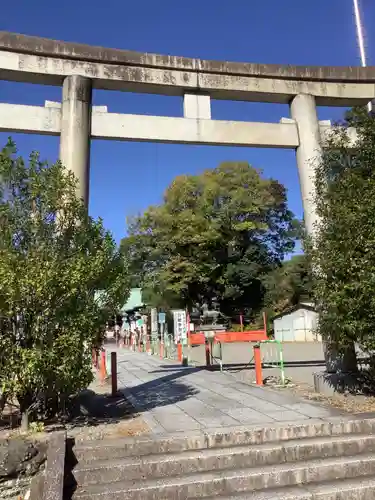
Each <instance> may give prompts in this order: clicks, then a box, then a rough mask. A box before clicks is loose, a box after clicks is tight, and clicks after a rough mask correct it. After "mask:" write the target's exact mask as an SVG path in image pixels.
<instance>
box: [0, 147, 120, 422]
mask: <svg viewBox="0 0 375 500" xmlns="http://www.w3.org/2000/svg"><path fill="white" fill-rule="evenodd" d="M75 192H76V180H75V179H74V177H73V174H71V173H69V172H67V171H66V170H65V169H64V167H63V166H62V165H61V164H60V163H56V164H54V165H47V164H45V163H42V162H40V160H39V156H38V154H36V153H34V154H32V155H31V157H30V161H29V162H24V160H23V159H22V158H20V157H17V156H16V151H15V148H14V145H13V144H12V143H11V142H10V143H9V144H8V145H7V146H6V147H5V148H4V149H3V150H2V151H0V396H2V397H3V398H4V397H9V398H12V399H13V398H17V399H18V401H19V403H20V407H21V411H22V412H23V413H24V414H27V413H28V412H29V411H30V408H35V405H37V404H40V405H42V407H43V408H42V409H43V411H45V410H47V409H50V408H54V409H56V403H57V402H58V400H59V399H61V398H66V397H67V396H69V395H71V394H73V393H75V392H76V391H78V390H80V389H82V388H84V387H86V386H87V384H88V383H89V382H90V380H91V377H92V372H91V348H92V347H93V346H94V345H97V344H98V343H99V341H100V335H101V334H102V333H103V330H102V327H103V326H104V323H105V320H106V318H107V315H108V314H109V313H113V311H115V310H116V309H117V308H118V307H119V306H121V305H122V304H123V303H124V300H125V299H126V297H127V294H128V290H129V286H128V282H127V268H126V264H125V260H124V258H123V256H122V255H121V254H120V253H119V251H118V250H117V249H116V245H115V243H114V241H113V239H112V237H111V235H110V234H109V233H108V232H107V231H106V230H105V229H104V227H103V225H102V222H101V221H100V220H98V221H94V220H93V219H92V218H90V217H89V216H88V215H87V211H86V208H85V207H84V205H83V202H82V201H81V200H79V199H77V198H76V194H75ZM98 294H100V295H99V296H98ZM47 407H48V408H47Z"/></svg>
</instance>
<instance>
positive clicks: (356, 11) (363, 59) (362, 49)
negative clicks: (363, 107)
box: [353, 0, 372, 113]
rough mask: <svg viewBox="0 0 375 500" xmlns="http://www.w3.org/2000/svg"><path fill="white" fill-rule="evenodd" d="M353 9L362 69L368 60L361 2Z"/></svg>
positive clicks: (355, 1)
mask: <svg viewBox="0 0 375 500" xmlns="http://www.w3.org/2000/svg"><path fill="white" fill-rule="evenodd" d="M353 8H354V17H355V25H356V29H357V39H358V46H359V55H360V57H361V64H362V67H364V68H365V67H366V66H367V60H366V47H365V39H364V34H363V31H364V30H363V25H362V19H361V12H360V10H359V0H353ZM367 109H368V111H369V113H371V111H372V103H371V102H369V103H368V105H367Z"/></svg>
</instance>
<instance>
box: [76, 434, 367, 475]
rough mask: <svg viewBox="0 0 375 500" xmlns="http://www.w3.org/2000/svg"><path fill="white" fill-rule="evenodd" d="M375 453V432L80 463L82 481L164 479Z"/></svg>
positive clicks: (78, 472)
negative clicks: (214, 471)
mask: <svg viewBox="0 0 375 500" xmlns="http://www.w3.org/2000/svg"><path fill="white" fill-rule="evenodd" d="M365 452H366V453H371V452H375V435H342V436H333V437H330V436H327V437H324V438H306V439H301V440H289V441H284V442H280V443H267V444H262V445H251V446H249V445H247V446H236V447H233V448H211V449H205V450H189V451H185V452H182V453H178V454H174V453H173V454H172V453H170V454H165V455H150V456H146V457H128V458H124V459H117V460H99V461H96V462H90V463H83V464H79V465H78V467H77V468H76V469H75V470H74V477H75V479H76V481H77V483H78V484H80V485H87V484H96V483H98V482H101V481H103V482H107V483H111V482H114V481H121V480H123V479H126V480H134V479H145V478H148V479H150V478H162V477H168V476H169V477H170V476H178V475H181V474H192V473H198V472H207V471H212V470H225V469H236V468H237V469H244V468H247V467H249V468H250V467H255V466H257V467H260V466H262V465H277V464H282V463H286V462H288V463H294V462H297V461H304V460H312V459H319V458H329V457H337V456H349V457H350V456H355V455H359V454H361V453H365Z"/></svg>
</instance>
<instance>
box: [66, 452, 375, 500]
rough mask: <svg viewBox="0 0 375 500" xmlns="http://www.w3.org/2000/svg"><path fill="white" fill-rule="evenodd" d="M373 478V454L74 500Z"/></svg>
mask: <svg viewBox="0 0 375 500" xmlns="http://www.w3.org/2000/svg"><path fill="white" fill-rule="evenodd" d="M372 475H375V456H374V455H373V454H370V455H358V456H355V457H340V458H328V459H323V460H308V461H305V462H302V463H293V464H288V463H287V464H282V465H278V466H263V467H256V468H251V469H242V470H225V471H222V470H221V471H217V472H203V473H199V474H191V475H188V476H178V477H168V478H163V479H157V480H155V479H153V480H146V481H141V480H139V479H137V480H134V481H118V482H114V483H100V484H96V485H88V486H86V487H83V488H81V489H78V490H77V491H76V492H75V493H74V495H73V498H74V499H80V500H154V499H156V498H163V499H164V500H169V499H173V500H178V499H192V498H205V497H210V496H217V495H222V496H225V495H233V494H235V493H245V492H252V491H255V490H258V491H259V490H267V489H272V488H277V487H279V488H280V487H283V486H285V487H286V486H297V485H300V484H304V485H305V488H306V487H310V486H308V483H316V484H317V485H318V484H319V483H321V482H327V481H337V480H339V479H342V480H344V479H346V480H348V479H352V478H359V477H366V476H372ZM271 498H272V497H271ZM276 498H277V497H276ZM297 498H298V497H297ZM312 498H314V497H312ZM317 498H319V497H317ZM322 498H324V497H322ZM328 498H329V497H328ZM349 498H350V497H349ZM352 498H353V497H352ZM354 498H355V497H354ZM314 500H315V499H314Z"/></svg>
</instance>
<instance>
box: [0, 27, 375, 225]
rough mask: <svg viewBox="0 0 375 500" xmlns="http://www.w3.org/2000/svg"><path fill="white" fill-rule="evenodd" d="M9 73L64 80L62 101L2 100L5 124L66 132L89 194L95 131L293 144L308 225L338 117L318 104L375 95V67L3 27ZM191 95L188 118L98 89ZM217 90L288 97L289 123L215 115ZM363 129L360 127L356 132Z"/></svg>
mask: <svg viewBox="0 0 375 500" xmlns="http://www.w3.org/2000/svg"><path fill="white" fill-rule="evenodd" d="M0 79H3V80H11V81H17V82H28V83H37V84H46V85H58V86H62V90H63V91H62V103H61V104H60V103H51V102H48V101H47V102H46V103H45V106H44V107H42V106H23V105H13V104H6V103H1V104H0V131H17V132H26V133H36V134H49V135H60V159H61V161H62V163H63V164H64V165H65V166H66V167H67V168H69V169H71V170H72V171H73V172H74V174H75V175H76V177H77V178H78V182H79V184H78V191H79V195H80V196H81V197H82V198H83V200H84V201H85V203H86V204H87V203H88V196H89V194H88V186H89V175H90V168H89V164H90V139H91V138H98V139H99V138H100V139H112V140H124V141H153V142H166V143H185V144H217V145H228V146H253V147H271V148H292V149H295V150H296V157H297V165H298V172H299V178H300V185H301V192H302V202H303V208H304V218H305V225H306V229H307V231H308V232H309V233H312V231H313V227H314V222H315V220H316V211H315V204H314V201H313V198H314V163H315V161H316V160H317V159H319V156H320V154H321V142H322V139H324V137H325V136H326V134H327V133H329V131H330V128H331V127H330V122H328V123H327V122H319V121H318V118H317V112H316V106H317V105H322V106H353V105H358V104H366V103H368V102H369V101H371V100H373V99H374V98H375V67H367V68H361V67H312V66H285V65H270V64H251V63H236V62H219V61H205V60H202V59H190V58H187V57H176V56H162V55H157V54H149V53H138V52H132V51H127V50H118V49H107V48H102V47H92V46H89V45H83V44H76V43H67V42H61V41H56V40H49V39H45V38H38V37H32V36H25V35H18V34H14V33H8V32H0ZM93 88H96V89H105V90H121V91H126V92H145V93H155V94H164V95H173V96H176V95H178V96H181V97H182V98H183V112H182V113H181V114H182V116H181V118H174V117H166V116H140V115H129V114H118V113H108V112H107V108H106V107H105V106H101V107H92V105H91V100H92V89H93ZM211 99H227V100H240V101H256V102H271V103H287V104H289V105H290V110H291V118H288V119H282V120H281V122H280V123H258V122H238V121H223V120H212V119H211V104H210V101H211ZM353 135H355V132H354V131H353Z"/></svg>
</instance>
